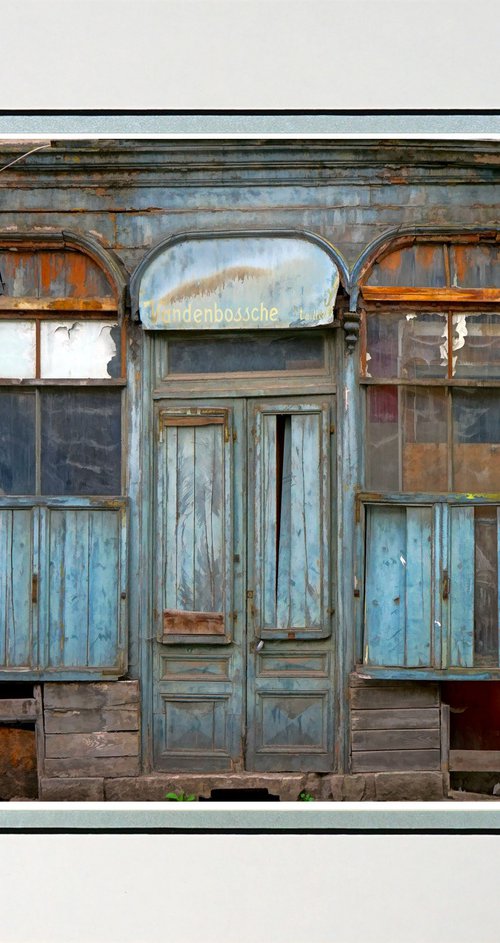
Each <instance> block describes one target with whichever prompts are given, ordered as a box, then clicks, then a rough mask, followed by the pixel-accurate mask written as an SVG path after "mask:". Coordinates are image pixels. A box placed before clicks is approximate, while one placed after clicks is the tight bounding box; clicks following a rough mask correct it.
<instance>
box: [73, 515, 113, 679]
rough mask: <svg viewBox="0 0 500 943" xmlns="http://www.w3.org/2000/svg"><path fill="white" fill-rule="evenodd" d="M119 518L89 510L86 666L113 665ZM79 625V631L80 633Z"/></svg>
mask: <svg viewBox="0 0 500 943" xmlns="http://www.w3.org/2000/svg"><path fill="white" fill-rule="evenodd" d="M119 568H120V515H119V512H116V511H104V510H102V511H100V510H93V511H89V594H88V599H89V612H88V628H87V633H88V651H87V660H86V663H87V664H88V665H89V666H90V665H91V666H106V665H109V666H111V665H113V664H115V662H116V657H117V649H118V633H119V608H120V605H119V591H120V587H119V579H118V575H119ZM83 628H84V627H83V626H82V630H83Z"/></svg>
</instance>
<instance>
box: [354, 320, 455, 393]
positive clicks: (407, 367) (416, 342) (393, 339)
mask: <svg viewBox="0 0 500 943" xmlns="http://www.w3.org/2000/svg"><path fill="white" fill-rule="evenodd" d="M447 342H448V327H447V317H446V315H444V314H432V313H428V314H418V315H417V314H414V313H411V312H408V313H406V314H404V313H401V312H398V313H394V314H393V313H387V312H384V313H383V314H378V313H370V314H369V315H368V316H367V321H366V350H367V353H366V372H365V376H368V377H381V378H385V379H396V378H400V379H403V380H416V379H421V378H424V377H445V376H446V375H447V369H448V350H447Z"/></svg>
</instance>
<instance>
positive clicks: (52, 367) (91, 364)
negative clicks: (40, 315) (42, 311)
mask: <svg viewBox="0 0 500 943" xmlns="http://www.w3.org/2000/svg"><path fill="white" fill-rule="evenodd" d="M40 341H41V355H40V357H41V375H42V377H43V378H44V379H59V378H60V379H68V380H71V379H89V380H90V379H100V378H101V377H102V378H109V377H119V376H120V328H119V326H118V325H117V324H116V323H115V324H114V323H113V322H110V321H42V324H41V337H40Z"/></svg>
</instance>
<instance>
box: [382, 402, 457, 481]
mask: <svg viewBox="0 0 500 943" xmlns="http://www.w3.org/2000/svg"><path fill="white" fill-rule="evenodd" d="M367 394H368V424H367V425H368V452H367V463H366V464H367V487H368V489H369V490H370V491H430V492H433V491H446V490H447V487H448V485H447V481H448V474H447V420H446V416H447V405H446V391H445V390H428V389H425V388H424V387H397V386H376V387H375V386H373V387H370V388H369V389H368V390H367Z"/></svg>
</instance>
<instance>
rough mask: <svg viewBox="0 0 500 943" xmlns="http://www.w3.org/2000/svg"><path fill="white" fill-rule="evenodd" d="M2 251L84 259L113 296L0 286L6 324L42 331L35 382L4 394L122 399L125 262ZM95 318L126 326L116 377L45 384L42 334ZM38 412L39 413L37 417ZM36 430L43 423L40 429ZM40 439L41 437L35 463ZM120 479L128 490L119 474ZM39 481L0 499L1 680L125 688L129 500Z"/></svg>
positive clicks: (4, 240) (31, 243)
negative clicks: (96, 394)
mask: <svg viewBox="0 0 500 943" xmlns="http://www.w3.org/2000/svg"><path fill="white" fill-rule="evenodd" d="M0 250H3V251H4V252H5V251H13V252H16V251H17V252H20V253H21V252H22V253H30V252H32V253H33V254H36V253H37V252H40V251H42V252H43V251H44V250H45V251H47V252H49V253H51V252H52V253H56V254H57V252H62V253H65V254H66V253H75V255H77V254H78V255H80V256H84V257H86V258H88V259H90V260H91V261H92V262H93V263H94V264H95V266H96V267H97V269H98V270H100V272H101V273H102V276H103V277H104V279H105V281H106V283H107V285H108V286H109V289H110V290H109V293H108V292H106V294H105V295H104V296H99V297H88V296H87V297H84V296H82V297H79V296H78V291H74V292H70V293H66V294H64V295H57V294H56V293H54V292H52V293H51V292H49V293H48V294H43V293H41V292H40V291H39V292H38V294H37V295H36V296H33V297H30V296H26V294H25V295H19V294H18V293H17V294H16V292H15V291H14V292H12V293H11V294H9V288H10V287H11V286H10V285H9V284H8V279H6V278H5V277H2V283H1V284H0V318H1V319H2V320H5V319H7V320H10V321H12V322H16V321H20V322H22V321H24V320H26V321H32V322H35V325H36V342H35V346H36V351H37V353H36V361H37V363H36V369H35V375H34V376H33V378H32V379H31V378H26V379H21V380H18V379H16V378H15V377H13V378H12V379H10V378H6V377H4V378H3V379H1V380H0V386H2V387H4V389H8V390H9V389H10V390H12V391H13V392H14V394H16V393H17V392H21V391H26V390H30V388H31V390H32V393H31V395H34V394H35V393H36V396H37V402H38V396H39V393H40V390H42V391H44V390H46V391H47V392H49V393H50V392H51V391H50V389H49V388H52V394H53V393H54V392H55V393H57V390H61V392H62V393H63V394H64V392H65V391H66V392H69V393H70V395H73V390H74V389H76V388H78V389H80V390H81V388H82V387H86V386H88V387H103V388H107V387H119V388H122V389H124V388H125V386H126V378H125V351H126V348H125V316H126V313H127V299H128V292H127V274H126V271H125V269H124V267H123V265H122V263H121V262H120V260H119V259H118V257H117V256H116V255H114V253H113V252H112V251H111V250H108V249H106V248H104V247H103V246H101V245H100V244H99V243H98V242H97V241H96V240H93V239H91V238H89V237H87V236H85V235H82V234H79V233H73V232H66V231H65V232H49V233H47V232H43V233H39V232H25V233H10V232H9V233H5V232H4V233H1V232H0ZM63 258H64V257H63ZM84 294H85V293H84ZM92 318H97V319H98V320H101V319H102V320H111V321H114V323H116V322H117V321H118V324H119V325H120V331H121V335H120V336H121V342H120V344H119V348H120V350H119V355H120V363H121V369H120V370H119V376H118V377H116V379H114V378H112V377H102V378H100V379H85V378H82V379H67V378H64V377H63V378H61V379H57V378H55V377H53V376H52V375H51V374H49V376H48V377H47V378H45V379H44V377H43V376H41V372H40V324H41V323H44V322H45V323H50V322H51V321H52V322H53V321H54V320H55V321H56V322H59V321H65V320H66V321H67V320H68V319H70V320H81V321H82V322H83V321H86V320H91V319H92ZM117 354H118V350H117ZM33 388H34V389H33ZM61 388H63V389H61ZM81 392H82V393H83V392H84V390H81ZM116 393H117V395H118V390H117V391H116ZM44 395H45V394H44ZM38 411H39V407H38V406H37V408H36V414H37V415H38ZM38 423H39V420H38V419H37V428H39V426H38ZM39 438H40V433H39V432H37V435H36V439H37V446H36V454H37V455H38V449H39V444H38V442H39ZM36 461H37V463H38V462H39V459H38V458H37V459H36ZM118 479H121V480H122V481H123V473H122V470H121V469H119V470H118ZM36 481H37V484H36V487H35V488H32V489H29V490H30V493H23V494H20V493H17V491H16V493H13V494H3V495H2V496H1V497H0V534H1V541H2V547H3V551H4V554H3V558H4V561H5V560H6V559H7V558H9V559H10V561H11V564H12V565H11V566H10V572H7V569H5V570H4V572H3V575H2V584H1V585H2V596H3V600H2V606H3V612H4V615H5V620H4V621H5V624H4V627H3V634H2V637H1V639H0V680H4V681H5V680H7V681H9V680H16V679H19V678H20V677H21V678H22V679H23V680H35V679H36V680H78V679H80V680H98V679H102V678H107V679H108V680H112V679H113V678H118V677H120V676H122V675H123V673H124V672H125V670H126V666H127V613H126V590H127V583H126V579H127V573H126V569H127V567H126V560H127V549H126V547H127V540H126V537H127V521H126V505H127V501H126V498H124V497H122V495H123V490H122V489H123V486H122V484H121V485H120V488H119V492H118V494H116V495H115V494H113V495H112V496H111V495H110V496H109V497H107V496H104V497H103V496H97V495H96V496H94V495H90V494H89V496H86V495H87V492H85V494H84V495H82V494H78V493H74V491H70V492H65V491H63V492H58V493H57V494H54V495H51V494H44V493H43V492H42V486H41V484H40V471H38V472H37V475H36ZM17 490H18V489H17ZM85 574H87V577H86V576H85ZM103 574H104V575H103ZM105 580H107V584H106V585H105V582H104V581H105ZM65 600H66V601H65ZM82 607H83V608H82ZM72 612H73V616H72V615H71V613H72ZM105 623H107V626H106V627H105Z"/></svg>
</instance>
